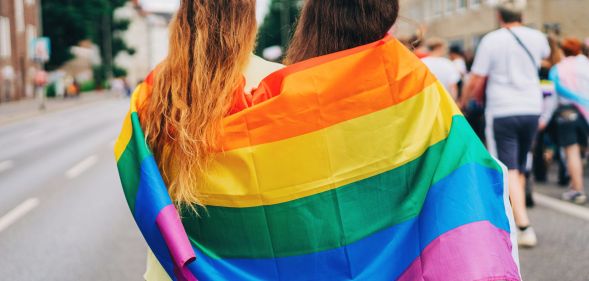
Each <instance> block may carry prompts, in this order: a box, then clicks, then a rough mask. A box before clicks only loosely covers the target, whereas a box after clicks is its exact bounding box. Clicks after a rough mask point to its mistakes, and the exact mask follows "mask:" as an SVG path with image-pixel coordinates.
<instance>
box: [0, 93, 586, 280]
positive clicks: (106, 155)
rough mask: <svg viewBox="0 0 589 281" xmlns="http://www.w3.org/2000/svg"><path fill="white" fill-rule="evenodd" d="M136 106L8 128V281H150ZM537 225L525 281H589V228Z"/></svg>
mask: <svg viewBox="0 0 589 281" xmlns="http://www.w3.org/2000/svg"><path fill="white" fill-rule="evenodd" d="M127 104H128V101H127V100H114V99H109V100H104V101H99V102H95V103H93V104H91V105H81V106H78V107H75V108H71V109H68V110H64V111H60V112H53V113H49V114H45V115H43V116H38V117H32V118H29V119H27V120H24V121H19V122H16V123H12V124H10V125H4V126H0V280H27V281H28V280H32V281H36V280H49V281H51V280H59V281H69V280H142V278H141V274H142V272H143V270H144V253H145V244H144V242H143V240H142V239H141V237H140V234H139V233H138V231H137V229H136V227H135V225H134V223H133V222H132V220H131V217H130V215H129V211H128V209H127V207H126V205H125V202H124V199H123V195H122V192H121V191H120V185H119V182H118V179H117V175H116V170H115V166H114V159H113V158H114V156H113V153H112V146H113V141H114V139H115V137H116V135H117V133H118V129H119V124H120V123H121V120H122V119H123V116H124V114H125V111H126V109H127ZM554 189H556V187H552V186H549V185H548V186H542V187H541V188H540V191H541V192H543V193H545V194H549V195H551V196H553V195H554V194H556V193H557V192H558V191H555V190H554ZM583 210H586V209H583ZM531 216H532V219H533V221H534V224H535V227H536V230H537V232H538V234H539V239H540V246H539V247H537V248H535V249H532V250H522V251H521V252H520V254H521V266H522V271H523V276H524V278H525V280H538V281H544V280H546V281H553V280H560V281H579V280H580V281H585V280H589V266H588V265H589V251H587V249H588V246H587V245H589V221H588V220H583V219H579V218H577V217H575V216H573V215H570V214H565V213H563V212H562V211H560V212H557V211H555V210H553V209H551V208H547V207H544V206H538V207H536V208H535V209H533V210H531ZM7 217H8V219H7ZM3 221H4V223H3ZM6 221H9V223H6Z"/></svg>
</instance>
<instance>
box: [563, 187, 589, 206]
mask: <svg viewBox="0 0 589 281" xmlns="http://www.w3.org/2000/svg"><path fill="white" fill-rule="evenodd" d="M562 200H564V201H569V202H573V203H575V204H579V205H583V204H585V202H587V196H586V195H585V193H582V192H578V191H575V190H569V191H567V192H565V193H563V194H562Z"/></svg>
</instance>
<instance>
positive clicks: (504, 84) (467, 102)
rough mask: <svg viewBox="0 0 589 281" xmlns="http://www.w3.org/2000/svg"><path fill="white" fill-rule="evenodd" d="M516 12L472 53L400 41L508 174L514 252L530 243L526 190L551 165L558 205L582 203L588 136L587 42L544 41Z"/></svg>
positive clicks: (431, 41)
mask: <svg viewBox="0 0 589 281" xmlns="http://www.w3.org/2000/svg"><path fill="white" fill-rule="evenodd" d="M522 13H523V12H522V11H520V10H517V9H512V8H510V7H503V8H499V9H498V13H497V14H498V19H499V22H500V23H501V28H499V29H498V30H496V31H494V32H491V33H489V34H487V35H486V36H485V37H484V38H483V39H482V41H481V42H480V44H479V46H478V47H477V50H476V52H474V51H465V50H463V49H462V48H461V47H460V46H448V43H447V42H446V41H445V40H443V39H440V38H420V36H417V35H416V36H413V37H412V38H405V39H401V41H402V42H403V43H404V44H405V45H406V46H407V47H408V48H410V49H411V50H413V52H414V53H415V55H416V56H418V57H419V58H420V59H421V60H422V61H423V62H424V63H425V64H426V65H427V66H428V67H429V69H430V70H431V72H432V73H433V74H434V75H435V76H436V77H437V78H438V80H439V81H440V83H441V84H443V86H445V88H446V89H447V91H448V93H449V94H450V95H452V97H453V98H454V99H455V100H456V101H457V104H459V106H460V107H461V109H462V110H463V112H464V114H465V116H466V118H467V119H468V121H469V123H470V124H471V126H472V127H473V129H474V130H475V132H476V133H477V135H478V136H479V138H480V139H481V141H482V142H483V143H485V144H486V146H487V148H488V149H489V151H490V152H491V153H492V154H493V155H494V156H495V157H497V158H498V159H499V160H501V162H502V163H503V164H505V165H506V166H507V169H508V171H509V172H508V177H507V179H508V186H509V188H510V197H511V198H510V199H511V202H512V205H513V209H514V217H515V221H516V224H517V226H518V228H519V229H518V243H519V244H520V246H527V247H533V246H535V245H536V244H537V239H536V234H535V232H534V230H533V228H532V227H531V223H530V220H529V218H528V216H527V211H526V206H527V207H530V206H533V204H534V202H533V196H532V194H533V193H532V185H531V184H530V182H531V180H530V178H532V177H533V179H534V181H535V182H546V181H547V180H548V179H549V177H548V171H549V170H551V166H553V165H554V166H557V168H556V167H555V168H554V169H557V170H558V173H557V174H558V179H557V181H558V185H559V186H561V187H564V188H567V189H566V190H564V191H563V194H562V200H565V201H569V202H572V203H576V204H581V205H582V204H585V203H586V201H587V196H586V195H585V189H584V183H583V166H584V159H586V158H587V157H586V156H587V138H588V133H589V124H588V123H587V120H588V118H589V116H588V114H589V59H588V58H587V56H588V55H589V54H588V53H589V40H586V41H585V42H583V41H582V40H581V39H580V38H576V37H562V38H561V37H559V36H558V35H556V34H544V33H541V32H540V31H537V30H534V29H532V28H529V27H526V26H524V25H523V24H522V16H523V15H522Z"/></svg>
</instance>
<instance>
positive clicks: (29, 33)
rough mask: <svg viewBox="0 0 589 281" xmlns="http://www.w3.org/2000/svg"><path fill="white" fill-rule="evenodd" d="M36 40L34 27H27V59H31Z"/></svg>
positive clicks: (29, 25)
mask: <svg viewBox="0 0 589 281" xmlns="http://www.w3.org/2000/svg"><path fill="white" fill-rule="evenodd" d="M35 39H37V28H36V27H35V26H34V25H31V24H28V25H27V47H28V50H29V57H30V58H33V53H32V52H33V50H32V48H33V43H34V41H35Z"/></svg>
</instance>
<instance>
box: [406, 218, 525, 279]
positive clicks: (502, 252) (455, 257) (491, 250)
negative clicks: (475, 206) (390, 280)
mask: <svg viewBox="0 0 589 281" xmlns="http://www.w3.org/2000/svg"><path fill="white" fill-rule="evenodd" d="M509 249H511V244H510V238H509V233H507V232H505V231H504V230H501V229H498V228H497V227H495V226H493V225H492V224H491V223H489V222H487V221H482V222H475V223H471V224H467V225H464V226H461V227H458V228H456V229H454V230H451V231H449V232H447V233H445V234H443V235H441V236H440V237H438V238H437V239H436V240H434V241H432V242H431V243H430V244H429V245H428V246H427V247H426V248H425V249H424V250H423V252H422V253H421V256H420V257H418V258H417V259H416V260H415V261H414V262H413V263H412V264H411V266H410V267H409V268H408V269H407V270H406V271H405V273H403V275H401V277H400V278H399V281H415V280H428V281H438V280H439V281H445V280H454V281H460V280H464V281H471V280H481V281H483V280H484V281H492V280H507V281H519V280H520V276H519V273H518V268H517V265H516V264H515V262H514V261H513V258H512V256H511V251H510V250H509Z"/></svg>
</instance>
